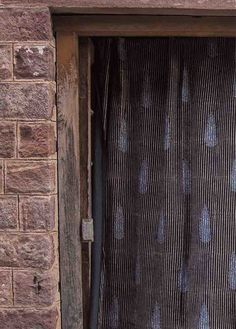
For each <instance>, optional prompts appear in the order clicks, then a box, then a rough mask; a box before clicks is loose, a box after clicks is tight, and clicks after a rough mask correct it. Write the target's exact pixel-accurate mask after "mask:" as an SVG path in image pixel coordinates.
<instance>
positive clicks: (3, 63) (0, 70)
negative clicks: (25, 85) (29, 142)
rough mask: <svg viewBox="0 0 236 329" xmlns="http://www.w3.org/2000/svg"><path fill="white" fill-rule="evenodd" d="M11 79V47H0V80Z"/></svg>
mask: <svg viewBox="0 0 236 329" xmlns="http://www.w3.org/2000/svg"><path fill="white" fill-rule="evenodd" d="M10 79H12V46H11V45H0V80H10Z"/></svg>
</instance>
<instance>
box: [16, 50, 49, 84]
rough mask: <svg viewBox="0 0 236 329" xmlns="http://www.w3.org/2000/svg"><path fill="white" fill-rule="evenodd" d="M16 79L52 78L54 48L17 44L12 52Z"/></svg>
mask: <svg viewBox="0 0 236 329" xmlns="http://www.w3.org/2000/svg"><path fill="white" fill-rule="evenodd" d="M14 76H15V77H16V78H17V79H45V80H53V79H54V50H53V48H52V47H50V46H41V45H40V46H38V45H33V46H18V47H15V52H14Z"/></svg>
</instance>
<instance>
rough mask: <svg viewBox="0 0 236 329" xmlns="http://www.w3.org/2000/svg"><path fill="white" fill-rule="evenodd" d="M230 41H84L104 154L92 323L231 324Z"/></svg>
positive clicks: (233, 154) (235, 166) (234, 176)
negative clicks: (91, 49) (89, 50)
mask: <svg viewBox="0 0 236 329" xmlns="http://www.w3.org/2000/svg"><path fill="white" fill-rule="evenodd" d="M235 46H236V42H235V39H234V38H149V39H148V38H147V39H145V38H114V39H109V40H108V39H107V40H104V39H102V40H101V39H96V40H95V64H94V76H93V81H94V83H95V82H96V84H97V85H98V90H99V96H100V100H99V104H100V105H101V107H102V113H101V120H102V125H101V126H102V127H103V130H104V154H105V158H106V173H105V186H106V197H105V200H104V201H105V202H104V203H105V207H106V209H105V218H104V241H103V266H102V268H103V273H102V282H101V297H100V311H99V328H100V329H116V328H117V329H145V328H146V329H150V328H151V329H194V328H196V329H233V328H235V326H236V308H235V306H236V294H235V292H236V256H235V255H236V220H235V219H236V212H235V204H236V203H235V200H236V199H235V193H236V133H235V131H236V130H235V123H236V97H235V77H236V75H235V72H236V59H235V49H236V47H235ZM95 110H97V108H95Z"/></svg>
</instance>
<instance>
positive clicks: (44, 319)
mask: <svg viewBox="0 0 236 329" xmlns="http://www.w3.org/2000/svg"><path fill="white" fill-rule="evenodd" d="M58 319H59V312H58V310H57V308H53V309H49V310H35V309H33V310H29V309H15V310H14V309H2V310H0V323H1V329H56V328H57V323H58Z"/></svg>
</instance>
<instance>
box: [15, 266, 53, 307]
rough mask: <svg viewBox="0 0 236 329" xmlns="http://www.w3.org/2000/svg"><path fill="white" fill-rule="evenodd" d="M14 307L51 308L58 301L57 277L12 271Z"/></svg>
mask: <svg viewBox="0 0 236 329" xmlns="http://www.w3.org/2000/svg"><path fill="white" fill-rule="evenodd" d="M13 282H14V305H15V306H17V307H18V306H19V307H20V306H22V307H24V306H30V305H31V306H35V307H46V306H51V305H52V304H53V303H54V302H56V301H57V299H58V276H57V274H56V273H54V272H53V271H51V272H45V273H40V272H32V271H14V276H13Z"/></svg>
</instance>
